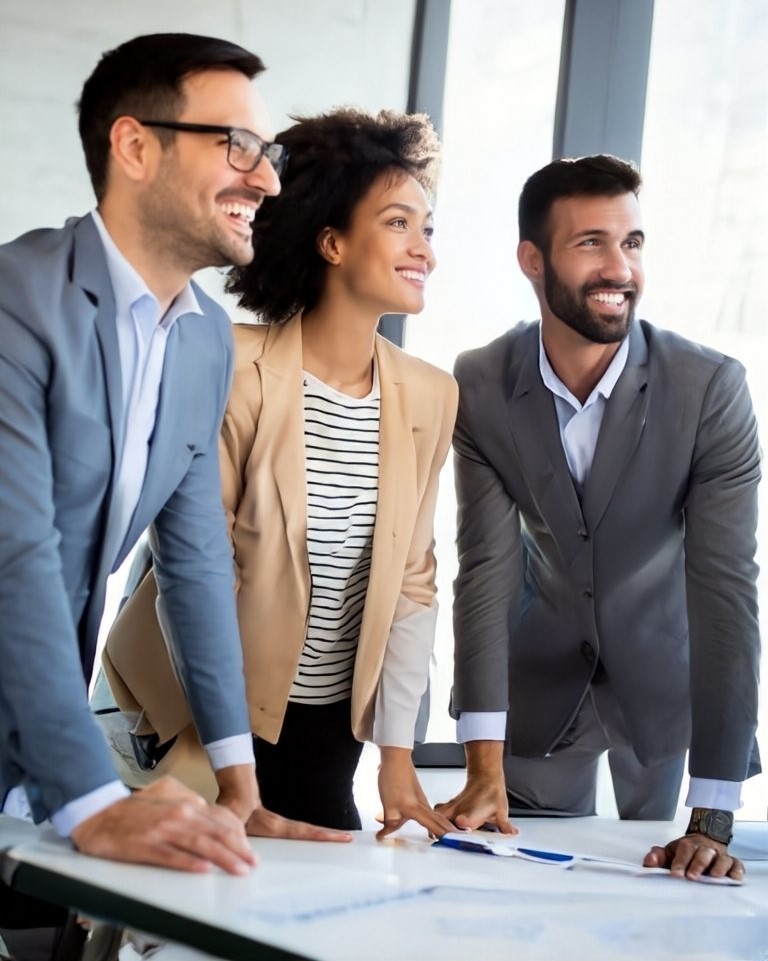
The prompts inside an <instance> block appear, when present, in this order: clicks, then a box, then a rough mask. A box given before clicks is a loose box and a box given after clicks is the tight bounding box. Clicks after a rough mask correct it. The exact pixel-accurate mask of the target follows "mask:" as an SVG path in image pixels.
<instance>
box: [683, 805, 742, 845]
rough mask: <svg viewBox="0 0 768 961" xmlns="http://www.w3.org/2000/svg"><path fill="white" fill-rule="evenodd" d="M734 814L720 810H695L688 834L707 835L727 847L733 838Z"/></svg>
mask: <svg viewBox="0 0 768 961" xmlns="http://www.w3.org/2000/svg"><path fill="white" fill-rule="evenodd" d="M732 831H733V812H732V811H721V810H719V809H718V808H693V810H692V811H691V820H690V822H689V824H688V829H687V830H686V832H685V833H686V834H706V836H707V837H708V838H712V840H713V841H719V842H720V843H721V844H725V845H726V846H727V845H728V844H730V843H731V838H732V837H733V833H732Z"/></svg>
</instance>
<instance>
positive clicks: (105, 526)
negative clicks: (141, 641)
mask: <svg viewBox="0 0 768 961" xmlns="http://www.w3.org/2000/svg"><path fill="white" fill-rule="evenodd" d="M195 293H196V296H197V298H198V301H199V303H200V305H201V307H202V309H203V311H204V315H203V316H200V315H198V314H188V315H183V316H181V317H179V319H178V320H177V322H176V323H175V324H174V326H173V328H172V330H171V334H170V336H169V341H168V346H167V351H166V357H165V366H164V369H163V378H162V386H161V393H160V400H159V406H158V412H157V421H156V425H155V430H154V434H153V436H152V439H151V443H150V452H149V461H148V466H147V473H146V477H145V481H144V486H143V489H142V493H141V497H140V499H139V503H138V506H137V508H136V511H135V513H134V516H133V520H132V522H131V526H130V530H129V531H128V533H127V536H126V537H125V538H124V540H122V543H118V540H117V539H116V537H115V536H114V534H112V533H111V527H110V524H109V518H110V511H111V510H112V508H113V483H114V479H115V474H116V468H117V466H118V460H119V457H120V454H121V450H122V437H121V423H122V389H121V372H120V358H119V354H118V344H117V331H116V326H115V305H114V297H113V293H112V288H111V284H110V281H109V276H108V273H107V267H106V262H105V259H104V253H103V249H102V246H101V242H100V239H99V237H98V233H97V231H96V227H95V224H94V223H93V220H92V218H91V217H90V216H88V217H84V218H82V219H78V220H76V219H73V220H71V221H68V222H67V224H66V225H65V226H64V228H62V229H60V230H37V231H33V232H32V233H29V234H25V235H24V236H22V237H19V238H18V239H17V240H15V241H13V242H12V243H10V244H6V245H4V246H2V247H0V665H1V666H0V798H1V797H2V796H4V794H5V793H6V791H7V790H8V789H9V788H10V787H12V786H14V785H17V784H23V785H24V786H25V788H26V790H27V794H28V795H29V796H30V801H31V803H32V806H33V810H34V812H35V814H36V816H38V817H41V818H42V817H45V816H47V815H49V814H50V813H52V812H54V811H56V810H57V809H58V808H60V807H61V806H62V805H64V804H66V803H67V802H68V801H70V800H72V799H74V798H76V797H79V796H81V795H83V794H85V793H86V792H88V791H90V790H93V789H94V788H96V787H98V786H100V785H102V784H104V783H107V782H108V781H110V780H114V778H115V777H116V775H115V772H114V768H113V767H112V764H111V761H110V758H109V753H108V751H107V748H106V746H105V744H104V741H103V739H102V736H101V734H100V732H99V731H98V729H97V728H96V726H95V724H94V721H93V719H92V717H91V714H90V711H89V708H88V703H87V696H86V683H87V680H88V678H89V676H90V672H91V668H92V665H93V659H94V654H95V648H96V639H97V634H98V629H99V622H100V620H101V616H102V613H103V609H104V597H105V586H106V580H107V576H108V575H109V573H110V572H111V571H113V570H115V569H116V567H117V566H118V565H119V564H120V563H121V562H122V561H123V560H124V558H125V557H126V555H127V554H128V552H129V551H130V549H131V547H132V546H133V545H134V543H135V542H136V540H137V538H138V537H139V535H140V534H141V533H142V532H143V531H144V530H146V529H147V528H148V527H149V528H150V542H151V545H152V549H153V552H154V555H155V571H156V574H157V579H158V583H159V586H160V591H161V598H160V600H159V604H160V608H161V616H162V618H163V621H164V624H165V625H166V626H167V628H168V631H167V637H168V638H169V642H170V644H171V647H172V651H173V659H174V662H175V666H176V668H177V670H178V672H179V675H180V677H181V679H182V682H183V684H184V687H185V689H186V692H187V696H188V698H189V701H190V706H191V707H192V711H193V716H194V717H195V718H196V723H197V726H198V729H199V733H200V736H201V739H202V740H203V742H204V743H206V742H208V741H212V740H217V739H219V738H222V737H227V736H229V735H232V734H235V733H240V732H242V731H247V730H249V726H248V723H249V722H248V715H247V711H246V706H245V692H244V685H243V675H242V653H241V646H240V642H239V637H238V628H237V620H236V615H235V606H234V590H233V565H232V551H231V547H230V543H229V538H228V536H227V532H226V524H225V519H224V513H223V508H222V504H221V494H220V479H219V477H220V475H219V460H218V436H219V428H220V423H221V419H222V415H223V411H224V406H225V403H226V398H227V393H228V389H229V383H230V377H231V368H232V347H231V332H230V325H229V321H228V319H227V316H226V314H225V313H224V312H223V311H222V309H221V308H220V307H218V306H217V305H216V304H215V303H214V302H213V301H212V300H210V299H209V298H208V297H207V296H206V295H205V294H204V293H203V292H202V291H201V290H200V289H199V288H197V287H196V288H195Z"/></svg>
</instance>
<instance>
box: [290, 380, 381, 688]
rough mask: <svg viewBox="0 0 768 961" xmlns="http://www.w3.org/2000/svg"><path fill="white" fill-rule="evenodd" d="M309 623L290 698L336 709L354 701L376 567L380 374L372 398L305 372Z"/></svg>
mask: <svg viewBox="0 0 768 961" xmlns="http://www.w3.org/2000/svg"><path fill="white" fill-rule="evenodd" d="M303 377H304V448H305V456H306V470H307V551H308V554H309V572H310V578H311V584H312V592H311V601H310V609H309V622H308V626H307V637H306V640H305V642H304V650H303V651H302V653H301V658H300V660H299V668H298V671H297V674H296V679H295V680H294V682H293V686H292V687H291V693H290V699H291V700H292V701H300V702H302V703H304V704H331V703H333V702H334V701H341V700H343V699H344V698H347V697H349V696H350V694H351V692H352V672H353V670H354V664H355V654H356V653H357V639H358V635H359V633H360V623H361V621H362V616H363V605H364V604H365V594H366V591H367V589H368V576H369V573H370V569H371V549H372V545H373V525H374V522H375V520H376V501H377V497H378V487H379V416H380V397H379V382H378V375H377V373H376V370H375V369H374V377H373V389H372V390H371V393H370V394H368V396H367V397H361V398H356V397H350V396H348V395H347V394H342V393H340V392H339V391H337V390H334V389H333V388H332V387H329V386H328V385H327V384H324V383H323V382H322V381H320V380H318V379H317V378H316V377H313V376H312V375H311V374H308V373H306V372H305V373H304V375H303Z"/></svg>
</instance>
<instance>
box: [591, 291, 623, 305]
mask: <svg viewBox="0 0 768 961" xmlns="http://www.w3.org/2000/svg"><path fill="white" fill-rule="evenodd" d="M589 296H590V297H592V299H593V300H597V301H599V302H600V303H601V304H612V305H613V306H614V307H620V306H621V305H622V304H623V303H624V294H623V293H621V292H619V293H616V294H605V293H602V292H597V293H593V294H590V295H589Z"/></svg>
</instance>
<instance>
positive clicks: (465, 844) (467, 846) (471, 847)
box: [435, 836, 494, 854]
mask: <svg viewBox="0 0 768 961" xmlns="http://www.w3.org/2000/svg"><path fill="white" fill-rule="evenodd" d="M435 844H439V845H441V846H442V847H444V848H456V850H457V851H475V852H476V853H477V854H493V853H494V852H493V851H492V850H491V848H490V847H488V845H487V844H486V843H485V842H484V841H464V840H460V839H459V838H451V837H447V836H444V837H441V838H438V839H437V840H436V841H435Z"/></svg>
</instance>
